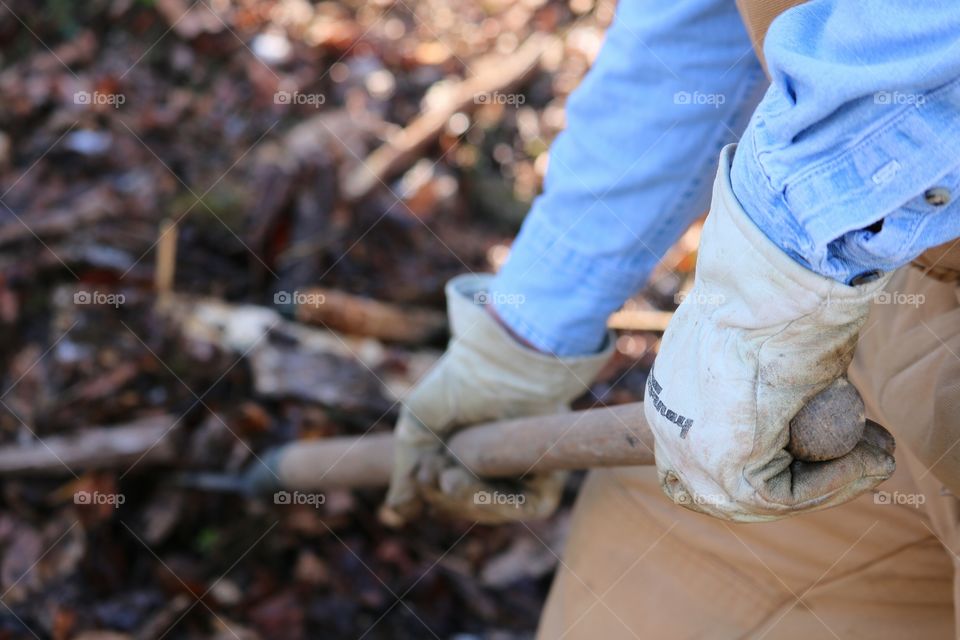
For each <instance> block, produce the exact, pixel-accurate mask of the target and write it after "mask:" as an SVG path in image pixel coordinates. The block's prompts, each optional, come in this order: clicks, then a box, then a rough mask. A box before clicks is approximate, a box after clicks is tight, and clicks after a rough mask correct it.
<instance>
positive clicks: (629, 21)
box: [490, 0, 960, 356]
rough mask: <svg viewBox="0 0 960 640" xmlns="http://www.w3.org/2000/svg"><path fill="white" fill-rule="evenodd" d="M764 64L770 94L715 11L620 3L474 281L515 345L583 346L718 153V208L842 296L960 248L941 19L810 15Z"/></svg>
mask: <svg viewBox="0 0 960 640" xmlns="http://www.w3.org/2000/svg"><path fill="white" fill-rule="evenodd" d="M764 55H765V57H766V60H767V63H768V68H769V72H770V77H771V81H770V83H769V86H768V82H767V79H766V77H765V76H764V74H763V71H762V69H761V67H760V65H759V62H758V61H757V59H756V56H755V55H754V53H753V50H752V45H751V43H750V40H749V38H748V36H747V34H746V31H745V29H744V27H743V25H742V24H741V21H740V17H739V15H738V13H737V11H736V7H735V4H734V2H733V0H678V1H676V2H659V1H656V0H622V1H621V2H620V4H619V6H618V8H617V16H616V18H615V20H614V22H613V24H612V25H611V27H610V29H609V30H608V31H607V34H606V41H605V42H604V45H603V48H602V49H601V52H600V54H599V55H598V57H597V60H596V61H595V63H594V65H593V67H592V68H591V70H590V72H589V73H588V74H587V76H586V77H585V78H584V80H583V82H582V83H581V85H580V87H579V88H578V89H577V91H575V92H574V93H573V94H572V95H571V96H570V99H569V101H568V104H567V128H566V130H565V131H564V132H563V133H561V134H560V135H559V136H558V137H557V139H556V140H555V142H554V143H553V145H552V147H551V150H550V159H549V167H548V171H547V175H546V179H545V183H544V191H543V194H542V195H541V196H540V197H538V198H537V199H536V201H535V202H534V204H533V207H532V208H531V211H530V213H529V215H528V216H527V219H526V220H525V222H524V225H523V227H522V229H521V231H520V234H519V235H518V237H517V239H516V241H515V243H514V245H513V248H512V250H511V254H510V258H509V259H508V261H507V263H506V264H505V265H504V267H503V268H502V269H501V271H500V273H499V274H498V275H497V276H496V278H495V279H494V282H493V286H492V291H491V297H490V299H491V301H492V303H493V304H495V305H496V308H497V312H498V314H499V315H500V316H501V318H502V319H503V320H504V322H506V323H507V325H509V326H510V328H511V329H512V330H513V331H514V332H515V333H517V334H518V335H519V336H520V337H522V338H524V339H525V340H527V341H529V342H530V343H531V344H533V345H534V346H536V347H538V348H539V349H541V350H544V351H547V352H550V353H554V354H556V355H558V356H571V355H579V354H585V353H590V352H594V351H596V350H597V349H599V348H600V347H601V345H602V342H603V340H604V328H605V323H606V319H607V317H608V315H609V314H610V313H611V312H613V311H615V310H616V309H618V308H619V307H620V306H621V305H622V304H623V302H624V301H625V300H626V298H628V297H629V296H630V295H632V294H634V293H635V292H636V291H637V290H638V289H639V288H640V287H641V286H642V285H643V284H644V283H645V281H646V280H647V278H648V277H649V275H650V273H651V271H652V270H653V268H654V267H655V266H656V264H657V262H658V261H659V260H660V258H661V257H662V256H663V254H664V253H665V252H666V250H667V249H668V248H669V247H670V246H671V245H672V244H673V243H674V242H675V241H676V240H677V239H678V238H679V236H680V235H681V234H682V233H683V231H684V230H685V229H686V228H687V227H688V226H689V224H690V223H691V222H692V221H693V220H694V219H695V218H696V217H697V216H699V215H700V214H702V213H703V212H704V211H705V210H706V209H707V208H708V206H709V193H710V184H711V181H712V178H713V174H714V172H715V167H716V160H717V156H718V154H719V151H720V149H721V147H722V146H723V145H725V144H727V143H729V142H733V141H737V140H739V142H740V144H739V146H738V148H737V152H736V156H735V158H734V163H733V168H732V183H733V188H734V193H735V195H736V196H737V199H738V200H740V202H741V204H742V205H743V207H744V209H745V210H746V212H747V214H748V215H749V216H750V217H751V218H752V219H753V221H754V222H755V223H756V224H757V225H758V226H759V228H760V229H761V230H762V231H763V232H764V233H765V234H766V235H767V236H768V237H769V238H770V239H771V240H772V241H773V242H775V243H776V244H777V245H778V246H780V247H781V248H782V249H783V250H784V251H785V252H786V253H787V254H788V255H790V256H791V257H792V258H793V259H794V260H796V261H797V262H799V263H800V264H802V265H804V266H806V267H808V268H810V269H812V270H813V271H815V272H817V273H820V274H822V275H824V276H827V277H830V278H834V279H836V280H838V281H841V282H851V281H857V278H858V277H861V278H863V277H870V274H871V273H872V272H874V271H878V270H879V271H887V270H891V269H894V268H896V267H898V266H901V265H903V264H905V263H907V262H909V261H910V260H911V259H913V258H914V257H916V256H917V255H919V254H920V253H922V252H923V251H924V250H925V249H927V248H928V247H931V246H934V245H938V244H941V243H943V242H946V241H949V240H951V239H953V238H956V237H958V236H960V208H958V205H957V204H956V200H957V198H960V184H958V183H960V171H958V167H960V153H958V150H960V145H958V143H960V80H958V78H960V4H955V3H950V2H947V1H937V2H933V1H931V2H924V3H904V2H898V1H896V0H865V1H862V2H843V1H841V0H812V1H810V2H807V3H805V4H803V5H800V6H798V7H795V8H793V9H790V10H789V11H787V12H785V13H784V14H782V15H781V16H779V17H778V18H777V19H776V20H775V21H774V23H773V24H772V25H771V27H770V30H769V32H768V34H767V39H766V42H765V46H764ZM754 109H755V111H754ZM751 112H753V115H752V117H751V116H750V114H751ZM757 277H763V274H757Z"/></svg>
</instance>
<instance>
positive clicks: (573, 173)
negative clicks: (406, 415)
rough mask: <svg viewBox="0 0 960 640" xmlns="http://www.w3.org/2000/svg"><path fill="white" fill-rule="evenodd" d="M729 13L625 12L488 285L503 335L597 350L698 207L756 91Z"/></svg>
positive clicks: (705, 5) (704, 4)
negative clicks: (609, 323) (615, 316)
mask: <svg viewBox="0 0 960 640" xmlns="http://www.w3.org/2000/svg"><path fill="white" fill-rule="evenodd" d="M749 47H750V43H749V40H748V39H747V36H746V33H745V32H744V30H743V27H742V25H741V24H740V21H739V17H738V16H737V14H736V11H735V9H734V8H733V3H732V2H729V3H728V2H724V1H715V0H696V1H688V2H682V3H661V2H630V1H627V2H624V3H621V5H620V7H619V9H618V15H617V19H616V20H615V22H614V25H613V26H612V27H611V28H610V30H609V31H608V33H607V41H606V42H605V44H604V47H603V49H602V51H601V53H600V55H599V57H598V59H597V61H596V63H595V65H594V67H593V69H592V70H591V71H590V73H589V74H588V76H587V77H586V79H585V80H584V82H583V84H582V85H581V86H580V88H579V89H578V90H577V91H576V92H575V93H574V95H573V96H571V98H570V101H569V103H568V109H567V120H568V126H567V130H566V131H565V132H564V133H563V134H561V136H559V137H558V139H557V140H556V142H555V143H554V145H553V147H552V148H551V151H550V166H549V169H548V172H547V178H546V182H545V186H544V193H543V195H542V196H541V197H539V198H538V199H537V201H536V202H535V204H534V206H533V208H532V210H531V212H530V215H529V216H528V218H527V220H526V222H525V224H524V226H523V229H522V231H521V233H520V235H519V236H518V238H517V240H516V242H515V243H514V246H513V250H512V252H511V256H510V259H509V260H508V262H507V264H506V265H505V266H504V268H503V269H502V271H501V273H500V274H499V275H498V276H497V278H496V279H495V281H494V285H493V291H492V292H491V300H492V301H493V303H494V304H495V305H496V307H497V312H498V314H499V315H500V317H501V318H502V319H503V320H504V322H505V323H506V324H507V325H508V326H509V327H510V328H511V330H512V331H513V332H514V333H515V334H517V335H519V336H520V337H521V338H522V339H524V340H526V341H527V342H529V343H531V344H532V345H534V346H535V347H536V348H538V349H540V350H543V351H547V352H550V353H555V354H557V355H576V354H582V353H589V352H591V351H596V350H597V349H598V348H599V347H600V345H601V343H602V341H603V338H604V335H605V332H604V328H605V323H606V319H607V316H608V315H609V314H610V313H611V312H612V311H614V310H616V309H617V308H618V307H620V306H621V305H622V303H623V301H624V300H625V299H626V298H627V297H628V296H629V295H631V294H632V293H633V292H635V291H636V290H637V289H638V288H639V287H640V286H641V285H642V284H643V283H644V282H645V280H646V279H647V277H648V276H649V274H650V272H651V270H652V269H653V267H654V266H655V265H656V264H657V262H658V260H659V259H660V258H661V256H662V255H663V253H664V252H665V251H666V250H667V249H668V248H669V247H670V246H671V245H672V244H673V243H674V242H675V241H676V239H677V238H678V237H679V236H680V234H682V233H683V231H684V230H685V229H686V227H687V226H688V225H689V224H690V222H691V221H692V220H693V219H694V218H695V217H696V216H697V215H699V214H700V213H702V212H703V211H704V210H705V209H706V207H707V205H708V202H709V184H710V176H711V175H712V173H713V167H714V166H715V162H716V156H717V153H718V152H719V150H720V148H721V147H722V146H723V145H724V144H725V143H726V142H728V141H730V140H731V139H733V138H734V136H735V132H737V131H740V130H742V128H743V126H745V120H746V117H745V114H748V113H749V111H750V108H751V107H752V106H753V104H755V102H756V100H757V99H758V97H759V95H758V94H759V92H760V91H761V90H762V87H763V85H764V84H765V81H764V79H763V76H762V72H761V71H760V68H759V65H758V64H757V62H756V61H755V60H754V59H753V56H752V55H749V54H747V55H744V54H745V53H747V52H748V51H749Z"/></svg>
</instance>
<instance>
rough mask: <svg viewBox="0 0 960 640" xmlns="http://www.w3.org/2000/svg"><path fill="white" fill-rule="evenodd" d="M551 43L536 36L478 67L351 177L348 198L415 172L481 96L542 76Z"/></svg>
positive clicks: (344, 190) (346, 190)
mask: <svg viewBox="0 0 960 640" xmlns="http://www.w3.org/2000/svg"><path fill="white" fill-rule="evenodd" d="M545 43H546V37H545V36H543V35H542V34H534V35H532V36H530V37H529V38H527V40H526V41H525V42H524V43H523V44H522V45H521V46H520V47H519V48H518V49H517V50H516V51H514V52H513V53H512V54H510V55H507V56H496V57H493V58H490V59H487V60H479V61H477V62H476V63H474V64H473V65H472V67H473V68H474V69H475V70H476V75H474V76H472V77H470V78H467V79H466V80H463V81H462V82H459V83H457V84H456V85H453V86H451V87H450V88H449V89H447V90H446V91H445V93H444V95H443V97H442V99H439V100H437V101H435V102H434V103H433V104H431V105H430V107H428V108H427V109H426V110H425V111H424V112H423V113H421V114H420V115H419V116H417V117H416V118H414V120H413V121H412V122H411V123H410V124H408V125H407V126H406V127H404V128H403V129H401V130H400V131H399V132H398V133H397V134H396V135H394V136H392V137H391V138H390V139H389V140H387V142H385V143H384V144H382V145H381V146H380V147H378V148H377V149H376V150H375V151H373V153H371V154H370V155H369V156H367V158H366V159H365V160H364V161H363V162H362V163H361V164H360V166H358V167H357V168H355V169H354V170H353V171H351V172H350V173H349V174H348V175H347V176H346V178H345V180H344V181H343V185H342V195H343V196H344V198H346V199H347V200H348V201H355V200H359V199H361V198H363V197H364V196H366V195H367V194H369V193H370V192H371V191H372V190H373V189H374V188H375V187H376V186H377V185H378V184H381V183H383V182H385V181H386V180H388V179H389V178H390V177H392V176H393V175H395V174H397V173H399V172H400V171H402V170H403V169H404V168H406V167H408V166H410V165H411V164H412V163H413V161H414V160H416V159H417V158H418V157H419V155H420V152H421V151H422V150H423V148H424V147H425V146H426V145H428V144H429V143H430V142H432V141H433V140H434V139H435V138H436V137H437V136H438V135H440V132H441V131H443V128H444V127H445V126H446V124H447V121H448V120H449V119H450V116H452V115H453V114H455V113H457V112H458V111H472V110H473V108H474V107H476V106H477V105H478V104H480V103H482V102H483V98H481V96H487V95H490V94H494V93H498V92H507V91H510V90H512V89H514V88H515V87H517V86H518V85H519V84H520V83H521V82H523V80H525V79H526V78H527V77H529V76H530V74H531V73H532V72H533V71H535V70H536V68H537V66H538V64H539V62H540V56H541V54H542V53H543V50H544V47H545Z"/></svg>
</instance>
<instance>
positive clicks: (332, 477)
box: [254, 402, 653, 492]
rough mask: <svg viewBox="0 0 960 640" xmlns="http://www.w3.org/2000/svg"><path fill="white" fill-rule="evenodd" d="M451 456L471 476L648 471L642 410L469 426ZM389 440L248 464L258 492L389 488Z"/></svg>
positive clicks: (289, 452)
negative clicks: (610, 469) (625, 469)
mask: <svg viewBox="0 0 960 640" xmlns="http://www.w3.org/2000/svg"><path fill="white" fill-rule="evenodd" d="M449 447H450V451H451V454H452V455H454V456H456V458H457V459H458V460H459V461H460V462H461V463H462V464H464V465H465V466H466V467H467V468H469V469H470V470H472V471H473V472H474V473H476V474H477V475H478V476H485V477H489V478H506V477H516V476H520V475H523V474H526V473H530V472H534V471H536V472H542V471H555V470H558V469H587V468H592V467H615V466H628V465H641V464H653V435H652V434H651V433H650V428H649V427H648V426H647V421H646V419H644V417H643V403H641V402H636V403H632V404H625V405H620V406H616V407H604V408H600V409H589V410H587V411H578V412H574V413H562V414H558V415H552V416H538V417H533V418H518V419H515V420H501V421H499V422H491V423H487V424H481V425H476V426H473V427H470V428H468V429H464V430H463V431H460V432H459V433H457V434H456V435H454V436H453V437H452V438H451V439H450V443H449ZM392 457H393V435H392V434H384V433H377V434H371V435H367V436H363V437H360V438H351V437H343V438H328V439H324V440H316V441H307V442H303V441H300V442H296V443H293V444H290V445H287V446H285V447H282V448H280V449H278V450H277V452H276V453H275V454H274V455H271V456H269V457H267V458H265V459H264V462H265V464H255V466H254V473H255V475H256V479H255V480H254V484H255V486H256V490H258V491H259V492H269V491H273V490H275V489H278V488H284V489H289V490H299V491H320V490H324V489H330V488H334V487H383V486H386V485H387V484H388V483H389V481H390V469H391V466H392Z"/></svg>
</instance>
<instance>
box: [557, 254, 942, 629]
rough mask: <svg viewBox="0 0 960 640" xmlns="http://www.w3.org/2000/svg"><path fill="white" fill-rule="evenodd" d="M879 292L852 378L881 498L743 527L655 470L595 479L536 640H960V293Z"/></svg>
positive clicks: (896, 281) (914, 281)
mask: <svg viewBox="0 0 960 640" xmlns="http://www.w3.org/2000/svg"><path fill="white" fill-rule="evenodd" d="M887 291H888V292H890V296H889V297H888V298H887V300H886V301H885V302H886V303H884V304H875V305H874V308H873V310H872V311H871V315H870V318H869V319H868V321H867V323H866V325H865V327H864V330H863V332H862V333H861V339H860V342H859V344H858V347H857V353H856V358H855V361H854V364H853V366H852V367H851V374H850V375H851V379H852V380H853V382H854V383H855V384H856V386H857V388H858V389H860V391H861V393H862V394H863V396H864V400H865V401H866V405H867V414H868V416H870V417H872V418H874V419H875V420H877V421H878V422H880V423H881V424H883V425H884V426H886V427H887V428H888V429H890V430H891V431H892V432H893V433H894V435H895V436H896V437H897V447H898V448H897V456H896V457H897V471H896V473H895V474H894V476H893V477H892V478H891V479H890V480H888V481H887V482H885V483H884V484H883V485H881V486H880V487H879V489H878V492H877V493H874V494H872V495H866V496H862V497H860V498H859V499H857V500H854V501H853V502H850V503H848V504H846V505H843V506H841V507H837V508H834V509H828V510H826V511H821V512H819V513H813V514H809V515H804V516H798V517H795V518H789V519H787V520H782V521H779V522H772V523H763V524H748V525H737V524H730V523H727V522H723V521H720V520H716V519H713V518H710V517H707V516H703V515H700V514H696V513H693V512H690V511H687V510H685V509H682V508H680V507H677V506H675V505H673V504H672V503H670V502H668V501H667V499H666V498H665V497H664V496H663V495H662V494H661V492H660V489H659V487H658V486H657V482H656V470H655V469H654V468H653V467H644V468H622V469H614V470H599V471H594V472H592V473H590V475H589V476H588V478H587V481H586V483H585V485H584V487H583V490H582V492H581V494H580V496H579V498H578V501H577V504H576V507H575V509H574V515H573V522H572V527H571V532H570V536H569V539H568V541H567V546H566V550H565V552H564V554H563V562H562V563H561V567H560V569H559V571H558V573H557V577H556V579H555V580H554V583H553V587H552V588H551V591H550V596H549V598H548V601H547V605H546V608H545V609H544V613H543V617H542V619H541V622H540V629H539V631H538V638H539V639H540V640H559V639H561V638H567V639H570V640H578V639H586V640H616V639H619V638H625V639H631V638H644V639H646V638H657V639H658V640H659V639H671V638H720V639H722V638H775V639H793V638H796V639H803V640H810V639H812V638H842V639H844V640H846V639H847V638H870V639H880V638H911V639H912V638H924V639H926V638H931V639H936V638H952V637H955V629H956V628H957V627H956V623H955V619H954V617H955V611H956V609H957V607H956V606H955V601H956V599H957V596H958V595H960V590H958V588H957V580H956V578H955V564H956V562H957V553H958V552H960V526H958V520H960V501H958V500H957V498H955V497H954V492H956V493H957V495H960V486H958V477H960V445H957V446H953V445H954V444H956V443H957V441H958V438H960V301H958V291H960V289H958V287H957V285H956V284H947V283H943V282H938V281H935V280H933V279H931V278H925V277H923V276H922V275H921V274H920V272H919V271H918V270H917V269H915V268H904V269H902V270H901V271H900V272H898V273H897V274H895V276H894V278H893V279H892V281H891V283H890V285H889V286H888V288H887ZM911 296H912V297H911ZM920 296H922V298H921V297H920ZM947 487H950V488H952V489H953V491H950V490H949V489H948V488H947Z"/></svg>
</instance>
